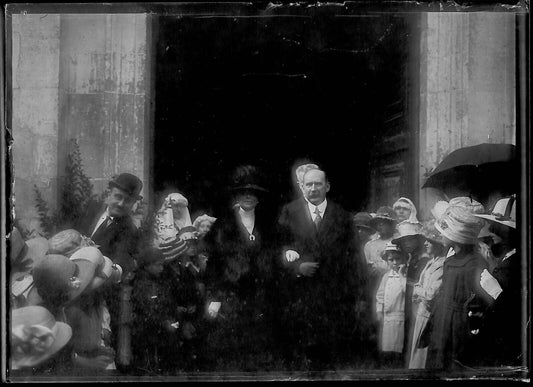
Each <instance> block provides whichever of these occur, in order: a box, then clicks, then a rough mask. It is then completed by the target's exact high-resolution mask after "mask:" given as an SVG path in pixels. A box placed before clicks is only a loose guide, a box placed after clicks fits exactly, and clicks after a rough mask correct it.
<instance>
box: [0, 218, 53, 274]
mask: <svg viewBox="0 0 533 387" xmlns="http://www.w3.org/2000/svg"><path fill="white" fill-rule="evenodd" d="M9 247H10V256H11V277H12V278H13V279H15V280H16V279H18V278H22V277H23V276H24V274H25V273H28V272H30V271H31V270H32V268H33V267H35V266H36V265H38V264H39V262H41V261H42V260H43V258H44V256H45V255H46V253H47V251H48V241H47V240H46V238H42V237H37V238H32V239H29V240H27V241H24V238H22V234H21V233H20V231H19V230H18V229H17V228H16V227H14V228H13V230H12V231H11V233H10V235H9Z"/></svg>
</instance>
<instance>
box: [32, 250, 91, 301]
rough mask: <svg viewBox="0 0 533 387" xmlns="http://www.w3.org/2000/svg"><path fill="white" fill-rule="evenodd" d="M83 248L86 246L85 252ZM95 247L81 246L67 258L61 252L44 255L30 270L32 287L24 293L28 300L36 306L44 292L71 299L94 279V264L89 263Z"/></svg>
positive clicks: (43, 296) (44, 294)
mask: <svg viewBox="0 0 533 387" xmlns="http://www.w3.org/2000/svg"><path fill="white" fill-rule="evenodd" d="M86 249H89V251H87V250H86ZM94 250H96V251H97V252H98V253H99V254H100V255H101V253H100V252H99V250H98V249H97V248H96V247H84V248H82V249H80V250H78V251H76V252H75V253H74V254H73V255H72V256H71V257H70V259H69V258H67V257H65V256H64V255H58V254H48V255H47V256H46V257H45V259H43V261H42V262H41V263H40V264H39V265H38V266H36V267H35V268H34V269H33V283H34V284H33V288H32V289H31V290H30V292H29V293H28V297H27V300H28V303H29V304H30V305H38V304H39V303H41V302H42V300H43V299H44V298H46V296H47V295H48V294H55V293H56V292H60V293H64V294H66V295H67V296H68V299H69V300H74V299H76V298H77V297H78V296H80V294H82V293H83V292H84V291H85V289H86V288H87V287H88V286H89V284H90V283H91V281H92V280H93V278H94V273H95V271H96V267H97V266H96V265H95V264H94V263H93V262H91V260H90V259H85V258H86V257H90V256H91V254H96V253H95V252H94Z"/></svg>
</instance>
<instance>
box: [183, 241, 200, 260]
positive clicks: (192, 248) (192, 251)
mask: <svg viewBox="0 0 533 387" xmlns="http://www.w3.org/2000/svg"><path fill="white" fill-rule="evenodd" d="M185 243H187V251H186V252H185V255H186V256H188V257H194V256H195V255H197V254H198V242H197V241H196V239H189V240H188V241H186V242H185Z"/></svg>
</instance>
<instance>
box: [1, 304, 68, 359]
mask: <svg viewBox="0 0 533 387" xmlns="http://www.w3.org/2000/svg"><path fill="white" fill-rule="evenodd" d="M71 337H72V329H71V328H70V326H69V325H67V324H65V323H62V322H59V321H56V320H55V318H54V316H53V315H52V313H50V312H49V311H48V310H47V309H45V308H43V307H41V306H27V307H23V308H19V309H14V310H13V311H12V313H11V368H13V369H19V368H24V367H34V366H36V365H39V364H40V363H42V362H44V361H45V360H47V359H48V358H50V357H51V356H52V355H54V354H55V353H56V352H57V351H59V350H60V349H61V348H63V347H64V346H65V344H67V343H68V341H69V340H70V338H71Z"/></svg>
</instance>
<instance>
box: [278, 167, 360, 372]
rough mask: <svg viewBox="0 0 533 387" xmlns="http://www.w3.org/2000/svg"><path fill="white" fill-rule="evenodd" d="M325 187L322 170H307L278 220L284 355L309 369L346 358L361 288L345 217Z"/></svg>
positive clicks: (333, 364)
mask: <svg viewBox="0 0 533 387" xmlns="http://www.w3.org/2000/svg"><path fill="white" fill-rule="evenodd" d="M329 190H330V184H329V182H328V181H327V178H326V174H325V172H324V171H322V170H320V169H312V170H309V171H307V172H306V173H305V175H304V178H303V189H302V191H303V197H302V198H300V199H297V200H295V201H293V202H291V203H289V204H287V205H286V206H285V207H284V208H283V209H282V212H281V216H280V219H279V223H280V226H281V228H282V230H284V231H283V232H284V234H285V235H286V237H287V239H286V241H285V242H286V243H285V246H284V248H283V252H282V254H283V258H282V259H283V263H284V265H285V267H286V269H287V271H288V273H290V275H289V276H287V277H286V281H287V284H286V285H287V289H286V291H287V292H288V296H287V299H286V303H287V307H286V308H285V321H286V327H287V331H288V332H289V334H288V335H287V336H288V340H290V344H289V345H290V346H292V348H290V351H287V354H288V356H289V357H291V355H290V354H289V353H290V352H292V353H293V355H296V357H295V358H293V360H296V361H302V360H303V361H304V363H305V364H306V366H309V367H310V368H314V369H321V368H329V367H332V366H339V365H341V364H342V362H343V361H345V362H346V363H349V362H350V359H351V357H352V356H351V352H352V351H353V348H350V346H351V344H353V338H354V336H355V333H356V332H355V331H356V326H357V324H358V323H359V322H356V321H355V309H356V303H357V302H358V301H360V300H361V298H362V297H363V292H364V291H363V289H364V286H363V284H362V280H363V279H362V278H361V277H362V273H361V271H360V270H361V268H360V264H358V263H359V262H360V260H359V259H358V258H357V256H356V254H357V246H356V240H355V239H354V237H353V235H354V232H353V228H352V221H351V218H350V215H349V214H348V213H347V212H346V211H344V210H343V209H342V208H341V207H340V206H339V205H337V204H336V203H334V202H332V201H330V200H327V199H326V194H327V193H328V192H329ZM300 366H301V365H300Z"/></svg>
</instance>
